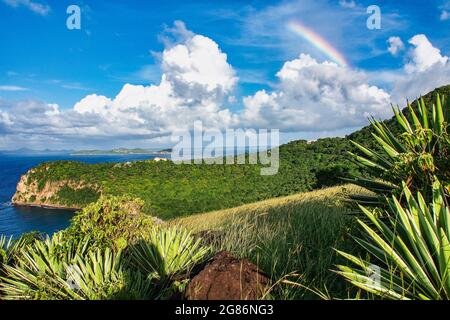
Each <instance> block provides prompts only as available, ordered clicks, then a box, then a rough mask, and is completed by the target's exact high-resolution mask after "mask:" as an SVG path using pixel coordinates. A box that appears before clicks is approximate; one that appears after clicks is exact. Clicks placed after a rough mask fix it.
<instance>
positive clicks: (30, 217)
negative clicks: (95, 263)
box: [0, 154, 154, 237]
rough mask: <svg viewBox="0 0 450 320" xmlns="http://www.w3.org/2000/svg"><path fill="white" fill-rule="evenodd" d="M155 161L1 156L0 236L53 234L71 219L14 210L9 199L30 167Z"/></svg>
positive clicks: (128, 157)
mask: <svg viewBox="0 0 450 320" xmlns="http://www.w3.org/2000/svg"><path fill="white" fill-rule="evenodd" d="M151 158H154V156H152V155H105V156H103V155H98V156H97V155H96V156H71V155H68V154H58V155H28V156H27V155H4V154H0V234H4V235H6V236H8V237H9V236H14V237H17V236H20V235H21V234H23V233H25V232H30V231H40V232H44V233H47V234H50V235H51V234H53V233H54V232H56V231H59V230H62V229H65V228H66V227H67V226H68V225H69V223H70V219H71V218H72V216H73V212H71V211H67V210H51V209H43V208H29V207H14V206H12V205H11V202H10V201H11V198H12V196H13V195H14V192H15V191H16V185H17V182H18V181H19V179H20V176H21V175H22V174H24V173H26V172H27V171H28V170H29V169H31V168H32V167H34V166H36V165H38V164H40V163H42V162H46V161H53V160H76V161H82V162H86V163H100V162H125V161H133V160H144V159H151Z"/></svg>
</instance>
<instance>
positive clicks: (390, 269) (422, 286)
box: [337, 180, 450, 299]
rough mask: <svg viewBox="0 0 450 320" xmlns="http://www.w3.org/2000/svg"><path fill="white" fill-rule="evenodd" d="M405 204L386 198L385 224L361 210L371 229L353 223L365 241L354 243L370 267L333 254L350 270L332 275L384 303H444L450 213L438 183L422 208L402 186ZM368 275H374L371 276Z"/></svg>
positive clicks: (448, 286) (449, 283)
mask: <svg viewBox="0 0 450 320" xmlns="http://www.w3.org/2000/svg"><path fill="white" fill-rule="evenodd" d="M403 194H404V195H405V198H406V204H405V205H402V204H401V203H400V202H399V199H398V198H397V197H395V196H392V199H390V200H389V202H388V205H389V210H388V212H387V217H388V218H387V221H381V220H379V219H378V218H377V217H376V214H375V212H374V211H371V210H369V209H367V208H364V207H361V210H362V211H363V213H364V214H365V216H366V217H367V218H368V219H369V220H370V222H371V224H370V225H369V224H367V223H365V222H364V221H363V220H362V219H358V223H359V224H360V225H361V227H362V228H363V231H364V233H365V234H366V235H367V238H368V240H365V239H357V241H358V243H359V244H360V245H361V246H362V247H363V248H364V249H365V250H366V251H367V252H368V253H369V254H370V255H371V256H372V257H373V258H375V261H374V262H369V261H367V260H364V259H361V258H358V257H355V256H353V255H351V254H349V253H345V252H342V251H338V253H339V254H340V255H342V256H343V257H344V258H346V259H347V260H348V261H349V262H351V264H352V265H353V266H350V267H349V266H344V265H339V266H338V269H339V271H337V273H339V274H341V275H342V276H344V277H345V278H346V279H347V280H348V281H349V282H351V283H352V284H354V285H355V286H357V287H359V288H361V289H363V290H366V291H367V292H371V293H373V294H376V295H378V296H380V297H383V298H390V299H450V244H449V239H450V224H449V223H450V207H449V205H448V203H447V200H446V196H445V193H444V190H443V188H442V186H441V184H440V182H439V181H438V180H436V181H435V182H434V183H433V187H432V200H431V201H430V202H429V203H428V204H427V202H426V201H425V199H424V197H423V196H422V194H421V193H420V192H419V193H418V194H417V196H416V197H414V196H413V195H412V193H411V190H410V189H409V188H408V186H406V185H405V184H404V185H403ZM374 269H375V270H376V274H375V276H374Z"/></svg>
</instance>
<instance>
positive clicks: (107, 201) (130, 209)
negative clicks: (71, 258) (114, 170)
mask: <svg viewBox="0 0 450 320" xmlns="http://www.w3.org/2000/svg"><path fill="white" fill-rule="evenodd" d="M143 206H144V202H143V201H142V200H140V199H137V198H133V197H130V196H120V197H116V196H103V197H100V199H99V200H98V201H97V202H95V203H91V204H89V205H88V206H86V207H85V208H84V209H83V210H82V211H81V212H78V213H77V214H76V215H75V217H74V218H73V219H72V222H71V224H70V227H69V228H68V229H67V230H66V231H64V232H65V236H66V238H67V239H68V240H69V241H73V240H74V239H78V238H80V237H85V236H89V237H90V239H91V241H92V244H93V246H94V247H99V248H106V247H114V248H117V249H124V248H125V247H126V246H127V245H128V244H132V243H134V242H136V241H137V240H138V239H140V238H142V237H143V236H144V235H145V234H147V233H149V232H150V231H151V230H152V227H153V224H154V218H153V217H151V216H148V215H145V214H144V213H143V212H142V208H143Z"/></svg>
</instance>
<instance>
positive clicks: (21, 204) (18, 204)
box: [11, 202, 82, 212]
mask: <svg viewBox="0 0 450 320" xmlns="http://www.w3.org/2000/svg"><path fill="white" fill-rule="evenodd" d="M11 205H12V206H13V207H31V208H42V209H50V210H55V211H56V210H67V211H74V212H76V211H80V210H81V209H82V208H78V207H66V206H61V205H45V204H37V203H24V202H11Z"/></svg>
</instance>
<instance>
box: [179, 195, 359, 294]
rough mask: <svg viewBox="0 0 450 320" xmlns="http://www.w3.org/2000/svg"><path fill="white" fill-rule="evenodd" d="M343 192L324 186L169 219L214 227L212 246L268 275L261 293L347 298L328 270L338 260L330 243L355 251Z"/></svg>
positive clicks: (197, 226) (344, 288) (194, 226)
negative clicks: (268, 283)
mask: <svg viewBox="0 0 450 320" xmlns="http://www.w3.org/2000/svg"><path fill="white" fill-rule="evenodd" d="M351 189H354V188H351ZM359 191H361V190H359ZM344 193H345V188H339V187H335V188H329V189H324V190H319V191H315V192H310V193H306V194H300V195H295V196H290V197H285V198H281V199H273V200H269V201H263V202H260V203H255V204H251V205H246V206H242V207H239V208H235V209H231V210H224V211H216V212H211V213H207V214H202V215H198V216H192V217H188V218H185V219H179V220H177V221H176V222H175V223H180V224H183V225H185V226H187V227H188V228H191V229H192V230H195V231H201V230H211V229H213V230H214V229H215V230H216V232H215V235H216V237H213V241H212V246H213V247H214V249H215V250H216V251H220V250H227V251H230V252H231V253H232V254H233V255H235V256H236V257H239V258H246V259H248V260H250V261H251V262H253V263H255V264H256V265H257V266H258V267H259V268H260V269H261V270H262V271H264V272H265V273H267V274H268V275H269V276H270V278H271V279H272V280H273V283H274V285H273V287H272V288H270V290H268V292H267V294H266V296H265V297H264V298H267V299H315V298H319V294H318V293H319V292H320V293H321V294H323V295H325V296H329V297H333V298H347V297H348V296H349V287H350V286H349V285H348V284H347V283H346V282H345V281H344V280H343V279H342V278H340V277H338V276H337V275H336V274H334V273H333V272H332V271H331V270H332V269H333V268H334V266H335V265H336V264H338V263H344V261H343V260H344V259H342V258H341V257H339V256H338V255H337V254H336V252H335V251H334V250H333V248H340V249H339V250H346V251H350V252H355V253H356V252H357V248H356V245H355V243H354V242H353V241H352V240H351V238H350V234H351V233H352V234H354V233H355V227H356V224H355V220H354V218H353V216H352V214H351V213H352V209H351V208H349V207H347V206H346V204H345V202H343V201H341V199H343V196H344ZM293 284H294V285H293Z"/></svg>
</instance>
